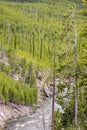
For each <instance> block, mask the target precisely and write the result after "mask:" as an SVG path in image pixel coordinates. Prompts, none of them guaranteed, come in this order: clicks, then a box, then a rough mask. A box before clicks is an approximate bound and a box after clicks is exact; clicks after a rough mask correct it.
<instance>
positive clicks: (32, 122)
mask: <svg viewBox="0 0 87 130" xmlns="http://www.w3.org/2000/svg"><path fill="white" fill-rule="evenodd" d="M57 109H59V111H61V112H63V110H62V108H61V106H60V105H57V104H56V103H55V110H57ZM51 115H52V99H48V100H46V101H45V102H44V103H43V105H42V106H41V107H40V108H38V110H36V112H35V113H32V114H29V115H27V116H26V117H21V118H20V119H16V120H13V121H11V122H9V123H8V125H7V128H6V129H4V130H50V129H51V128H50V124H51ZM43 126H44V127H43Z"/></svg>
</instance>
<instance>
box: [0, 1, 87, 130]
mask: <svg viewBox="0 0 87 130" xmlns="http://www.w3.org/2000/svg"><path fill="white" fill-rule="evenodd" d="M42 70H43V71H47V70H50V72H51V75H52V77H53V79H52V78H51V79H50V80H51V81H52V82H53V85H54V86H53V87H57V89H58V92H57V94H56V95H55V100H56V102H57V103H58V104H60V105H61V106H62V108H63V110H64V113H60V112H59V110H58V111H56V112H55V113H54V114H53V116H54V119H53V120H52V121H53V123H52V130H87V0H0V101H2V102H3V104H7V103H8V102H12V103H14V104H22V105H33V104H36V103H37V102H38V86H37V83H36V78H37V75H38V73H39V72H42ZM15 75H16V76H17V75H18V76H19V80H18V81H16V80H14V79H13V77H14V76H15ZM56 79H58V81H59V82H58V83H57V86H55V80H56ZM54 91H55V90H54ZM19 92H20V93H19Z"/></svg>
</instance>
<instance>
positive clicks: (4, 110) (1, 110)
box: [0, 102, 34, 130]
mask: <svg viewBox="0 0 87 130" xmlns="http://www.w3.org/2000/svg"><path fill="white" fill-rule="evenodd" d="M33 110H34V108H33V107H30V106H25V105H16V104H13V103H8V104H7V105H4V104H3V103H2V102H0V130H2V129H3V128H4V127H5V124H6V122H7V121H8V120H12V119H15V118H18V117H20V116H24V115H26V114H28V113H30V112H31V111H33Z"/></svg>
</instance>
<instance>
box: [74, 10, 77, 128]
mask: <svg viewBox="0 0 87 130" xmlns="http://www.w3.org/2000/svg"><path fill="white" fill-rule="evenodd" d="M73 22H74V65H75V127H76V130H78V85H77V67H78V65H77V31H76V22H75V11H73Z"/></svg>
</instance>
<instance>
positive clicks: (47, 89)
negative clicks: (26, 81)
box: [43, 86, 52, 97]
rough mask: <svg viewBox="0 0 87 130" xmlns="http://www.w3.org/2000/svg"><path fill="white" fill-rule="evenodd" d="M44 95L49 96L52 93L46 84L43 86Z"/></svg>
mask: <svg viewBox="0 0 87 130" xmlns="http://www.w3.org/2000/svg"><path fill="white" fill-rule="evenodd" d="M43 91H44V93H45V95H46V97H50V96H51V95H52V93H51V91H50V90H49V88H48V87H47V86H45V87H44V89H43Z"/></svg>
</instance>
